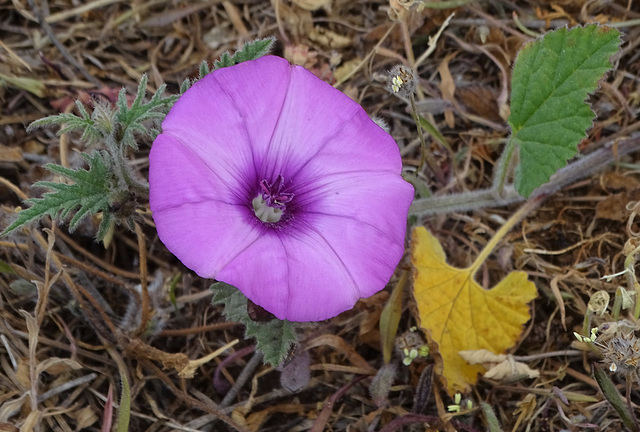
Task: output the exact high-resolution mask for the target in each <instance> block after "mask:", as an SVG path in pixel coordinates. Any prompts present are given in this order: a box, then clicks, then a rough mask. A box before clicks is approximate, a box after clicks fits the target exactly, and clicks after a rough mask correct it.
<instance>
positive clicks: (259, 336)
mask: <svg viewBox="0 0 640 432" xmlns="http://www.w3.org/2000/svg"><path fill="white" fill-rule="evenodd" d="M211 290H212V291H213V292H214V293H215V294H214V296H213V304H223V305H224V316H225V317H226V318H227V320H228V321H235V322H239V323H241V324H243V325H244V326H245V338H247V339H248V338H251V337H253V338H255V339H256V348H257V349H259V350H260V351H262V353H263V354H264V361H265V362H266V363H269V364H271V365H273V366H278V365H279V364H281V363H282V362H283V361H284V360H285V359H286V357H287V355H288V354H289V352H290V350H291V347H292V346H293V345H295V344H296V343H297V341H298V339H297V337H296V333H295V330H294V328H293V325H292V324H291V323H290V322H289V321H287V320H278V319H273V320H271V321H267V322H256V321H253V320H251V318H249V315H248V313H247V298H246V297H245V296H244V294H242V292H240V290H238V289H237V288H236V287H234V286H231V285H229V284H226V283H224V282H217V283H214V284H213V285H211Z"/></svg>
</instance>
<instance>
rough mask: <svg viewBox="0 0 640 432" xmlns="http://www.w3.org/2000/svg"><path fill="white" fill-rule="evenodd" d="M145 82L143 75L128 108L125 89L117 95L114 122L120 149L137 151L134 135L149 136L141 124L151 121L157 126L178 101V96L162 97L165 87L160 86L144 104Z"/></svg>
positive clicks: (146, 79) (146, 129)
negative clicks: (116, 126) (130, 148)
mask: <svg viewBox="0 0 640 432" xmlns="http://www.w3.org/2000/svg"><path fill="white" fill-rule="evenodd" d="M147 81H148V77H147V75H143V76H142V78H141V79H140V84H139V85H138V91H137V93H136V97H135V99H134V100H133V102H132V103H131V106H129V104H128V101H127V91H126V89H124V88H123V89H122V90H120V93H119V94H118V100H117V102H116V108H117V111H116V115H115V121H116V122H117V124H118V127H119V134H120V136H119V137H118V139H119V141H120V143H121V144H122V147H126V146H129V147H132V148H133V149H135V150H137V149H138V144H137V143H136V141H135V134H136V133H140V134H142V135H149V131H150V129H149V128H147V127H146V126H145V125H144V124H143V122H145V121H147V120H151V121H153V122H155V123H158V124H159V123H160V122H162V120H163V119H164V117H165V116H166V115H167V112H169V109H170V108H171V107H172V106H173V104H174V103H175V101H176V100H178V97H179V96H177V95H173V96H166V97H163V96H162V93H164V90H165V89H166V85H165V84H162V85H161V86H160V87H158V90H157V91H156V92H155V93H154V95H153V96H152V97H151V100H150V101H149V102H147V103H144V102H143V101H144V96H145V94H146V89H147Z"/></svg>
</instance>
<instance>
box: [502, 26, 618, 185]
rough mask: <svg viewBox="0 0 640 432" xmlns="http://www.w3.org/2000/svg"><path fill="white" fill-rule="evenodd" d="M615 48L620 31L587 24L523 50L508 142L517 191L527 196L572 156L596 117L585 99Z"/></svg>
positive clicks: (514, 79)
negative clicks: (515, 158) (514, 155)
mask: <svg viewBox="0 0 640 432" xmlns="http://www.w3.org/2000/svg"><path fill="white" fill-rule="evenodd" d="M619 47H620V32H618V30H615V29H613V28H609V27H602V26H598V25H587V26H585V27H576V28H573V29H571V30H569V29H567V28H561V29H559V30H556V31H552V32H549V33H547V34H546V35H545V36H544V37H542V38H541V39H538V40H536V41H534V42H531V43H529V44H527V45H525V47H524V48H522V50H521V51H520V53H519V54H518V58H517V59H516V62H515V65H514V68H513V75H512V79H511V88H512V90H511V115H510V116H509V125H510V126H511V129H512V132H513V133H512V135H511V139H510V140H509V144H508V146H511V148H513V146H517V148H518V150H519V152H520V162H519V165H518V166H517V168H516V173H515V186H516V189H517V191H518V193H520V195H522V196H524V197H528V196H529V195H530V194H531V192H532V191H533V190H534V189H535V188H537V187H538V186H540V185H542V184H543V183H546V182H547V181H548V180H549V178H550V177H551V175H552V174H554V173H555V172H556V171H557V170H558V169H560V168H562V167H563V166H564V165H566V162H567V160H568V159H569V158H571V157H573V156H574V155H575V154H576V152H577V145H578V143H579V142H580V140H582V139H583V138H584V137H585V136H586V133H585V131H586V129H587V128H589V127H591V125H592V124H593V119H594V117H595V114H594V113H593V112H592V111H591V108H590V106H589V104H588V103H586V102H585V99H586V98H587V96H588V95H589V94H590V93H592V92H594V91H595V90H596V88H597V86H598V80H599V79H600V78H602V76H603V75H604V74H605V73H606V72H607V71H608V70H609V69H610V68H611V61H610V58H611V56H613V55H614V54H615V53H616V52H618V49H619Z"/></svg>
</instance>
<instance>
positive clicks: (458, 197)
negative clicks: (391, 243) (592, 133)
mask: <svg viewBox="0 0 640 432" xmlns="http://www.w3.org/2000/svg"><path fill="white" fill-rule="evenodd" d="M637 150H640V134H638V133H634V134H632V137H631V138H628V139H625V140H623V141H613V140H612V141H609V142H607V143H605V144H603V145H602V146H601V147H600V148H599V149H598V150H596V151H594V152H593V153H590V154H589V155H587V156H584V157H583V158H582V159H579V160H577V161H575V162H573V163H571V164H569V165H567V166H566V167H564V168H562V169H561V170H558V172H556V173H555V174H554V175H553V176H551V179H550V180H549V182H548V183H546V184H544V185H542V186H540V187H539V188H538V189H536V190H535V191H534V192H533V194H532V195H531V198H534V197H537V196H541V195H542V196H549V195H552V194H554V193H555V192H557V191H558V190H560V189H562V188H563V187H565V186H568V185H570V184H572V183H574V182H576V181H578V180H580V179H583V178H585V177H588V176H590V175H592V174H593V173H595V172H597V171H599V170H601V169H603V168H605V167H606V166H607V165H609V164H610V163H611V162H613V161H614V160H618V159H619V158H620V157H622V156H624V155H627V154H629V153H632V152H634V151H637ZM519 201H524V198H523V197H521V196H520V195H519V194H518V193H517V192H516V190H515V189H514V187H513V185H511V184H509V185H505V186H504V188H503V190H502V193H501V194H500V195H498V194H497V193H496V191H495V190H493V189H482V190H478V191H472V192H461V193H458V194H452V195H440V196H432V197H428V198H422V199H418V200H415V201H414V202H413V204H411V207H410V208H409V213H410V214H412V215H417V216H423V217H425V216H433V215H437V214H444V213H451V212H460V211H472V210H478V209H482V208H488V207H501V206H505V205H509V204H513V203H516V202H519Z"/></svg>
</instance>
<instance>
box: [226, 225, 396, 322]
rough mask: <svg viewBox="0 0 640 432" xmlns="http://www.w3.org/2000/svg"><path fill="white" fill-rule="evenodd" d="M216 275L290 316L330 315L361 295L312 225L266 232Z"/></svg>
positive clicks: (310, 318) (271, 309) (297, 318)
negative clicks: (298, 228) (286, 231)
mask: <svg viewBox="0 0 640 432" xmlns="http://www.w3.org/2000/svg"><path fill="white" fill-rule="evenodd" d="M249 269H250V271H248V270H249ZM218 279H220V280H222V281H224V282H227V283H229V284H232V285H234V286H237V287H243V289H242V292H243V293H244V294H245V295H246V296H247V297H248V298H249V299H251V301H253V302H254V303H256V304H258V305H260V306H262V307H263V308H265V309H266V310H268V311H269V312H271V313H272V314H274V315H275V316H276V317H277V318H279V319H288V320H290V321H320V320H324V319H328V318H331V317H334V316H336V315H338V314H339V313H341V312H343V311H345V310H347V309H349V308H351V307H353V305H354V304H355V303H356V301H357V300H358V298H360V295H359V293H358V289H357V286H356V281H354V279H353V278H352V277H351V275H350V274H349V269H348V268H347V267H346V266H345V265H343V264H342V263H341V262H340V260H339V259H337V258H336V255H335V252H334V251H333V250H332V249H331V247H330V246H329V245H328V244H327V242H326V241H325V240H324V239H323V238H322V237H321V236H319V235H318V234H317V233H316V232H314V231H313V230H295V231H293V230H292V231H291V232H289V233H286V234H283V233H282V232H277V231H271V232H269V233H268V234H267V235H265V236H262V237H261V238H260V239H259V240H258V241H256V242H255V243H254V244H253V245H252V247H250V248H247V249H245V250H244V251H243V252H242V253H241V254H240V255H239V256H238V257H237V258H236V259H235V260H234V261H233V262H231V263H230V264H229V265H227V266H226V267H225V269H224V270H222V271H221V272H220V274H219V277H218ZM383 286H384V285H383ZM379 288H380V287H378V289H379Z"/></svg>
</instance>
